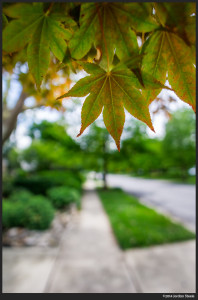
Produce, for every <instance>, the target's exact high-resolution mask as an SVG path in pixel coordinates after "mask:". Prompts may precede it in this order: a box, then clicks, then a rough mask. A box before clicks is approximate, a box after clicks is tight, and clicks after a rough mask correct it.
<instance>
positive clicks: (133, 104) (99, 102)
mask: <svg viewBox="0 0 198 300" xmlns="http://www.w3.org/2000/svg"><path fill="white" fill-rule="evenodd" d="M82 66H83V68H84V70H85V71H86V72H87V73H89V74H91V75H90V76H87V77H85V78H82V79H81V80H79V81H78V82H77V83H76V84H75V86H74V87H73V88H72V89H71V90H70V91H69V92H68V93H66V94H64V95H62V96H61V97H59V98H58V99H61V98H64V97H84V96H86V95H87V94H89V96H88V97H87V98H86V99H85V102H84V104H83V107H82V113H81V118H82V124H81V129H80V132H79V134H78V136H79V135H81V134H82V133H83V131H84V130H85V129H86V128H87V127H88V126H89V125H90V124H91V123H93V122H94V121H95V120H96V119H97V118H98V117H99V115H100V114H101V112H102V109H103V107H104V109H103V118H104V123H105V125H106V128H107V130H108V131H109V133H110V134H111V136H112V137H113V138H114V140H115V142H116V145H117V148H118V150H119V151H120V137H121V134H122V131H123V126H124V121H125V113H124V108H125V109H126V110H128V112H129V113H131V114H132V115H133V116H134V117H135V118H137V119H139V120H141V121H143V122H144V123H146V124H147V125H148V126H149V127H150V128H151V129H152V130H154V129H153V125H152V122H151V118H150V114H149V108H148V105H147V104H146V101H145V99H144V97H143V96H142V93H141V90H140V89H138V88H136V85H137V79H135V75H134V74H133V73H132V72H131V71H130V70H129V69H128V68H127V67H125V66H122V67H117V68H116V67H115V68H113V69H112V70H111V71H110V72H106V71H105V70H103V69H102V68H100V67H99V66H98V65H96V64H91V63H82Z"/></svg>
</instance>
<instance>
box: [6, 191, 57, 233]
mask: <svg viewBox="0 0 198 300" xmlns="http://www.w3.org/2000/svg"><path fill="white" fill-rule="evenodd" d="M53 217H54V209H53V207H52V205H51V203H50V202H49V201H48V200H47V199H46V198H45V197H43V196H33V197H31V198H29V199H28V201H24V200H18V201H15V202H13V201H9V200H6V201H5V200H4V201H3V218H2V223H3V228H10V227H25V228H28V229H39V230H44V229H47V228H48V227H49V226H50V224H51V221H52V220H53Z"/></svg>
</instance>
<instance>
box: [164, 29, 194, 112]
mask: <svg viewBox="0 0 198 300" xmlns="http://www.w3.org/2000/svg"><path fill="white" fill-rule="evenodd" d="M166 37H167V42H168V45H169V51H168V52H167V61H168V80H169V82H170V84H171V86H172V88H173V89H174V90H175V91H176V94H177V95H178V96H179V97H180V98H181V99H182V100H183V101H184V102H186V103H188V104H189V105H191V106H192V108H193V109H194V111H196V98H195V97H196V95H195V90H196V88H195V87H196V82H195V67H194V66H193V64H191V63H190V62H189V57H190V55H191V50H190V48H189V47H188V46H187V45H186V44H185V43H184V42H183V40H182V39H180V38H179V37H178V36H177V35H176V34H174V33H166Z"/></svg>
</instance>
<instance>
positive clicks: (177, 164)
mask: <svg viewBox="0 0 198 300" xmlns="http://www.w3.org/2000/svg"><path fill="white" fill-rule="evenodd" d="M195 128H196V127H195V115H194V114H193V112H192V111H190V110H180V111H177V112H175V114H174V115H173V117H172V118H171V120H170V121H169V122H168V123H167V125H166V135H165V137H164V139H163V140H162V153H163V160H162V164H163V165H164V168H165V169H166V172H169V173H170V172H172V173H173V175H174V176H176V177H177V176H178V174H181V175H180V176H182V178H183V180H185V179H186V178H187V177H188V171H189V169H190V168H192V167H195V162H196V145H195Z"/></svg>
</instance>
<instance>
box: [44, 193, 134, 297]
mask: <svg viewBox="0 0 198 300" xmlns="http://www.w3.org/2000/svg"><path fill="white" fill-rule="evenodd" d="M44 292H45V293H135V292H136V289H135V285H134V282H133V279H132V278H130V276H129V274H128V272H127V269H126V266H125V263H124V259H123V253H122V252H121V250H120V249H119V247H118V245H117V243H116V241H115V239H114V236H113V234H112V231H111V227H110V224H109V221H108V219H107V216H106V214H105V213H104V210H103V207H102V204H101V202H100V200H99V198H98V196H97V194H96V193H95V192H87V193H86V194H85V195H84V197H83V199H82V211H81V213H80V215H79V217H78V219H77V220H76V221H75V224H74V226H73V228H72V229H71V230H70V233H69V234H66V235H65V236H64V237H63V240H62V244H61V245H60V252H59V256H58V258H57V260H56V263H55V264H54V267H53V269H52V271H51V276H50V277H49V280H48V283H47V286H46V289H45V291H44Z"/></svg>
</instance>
